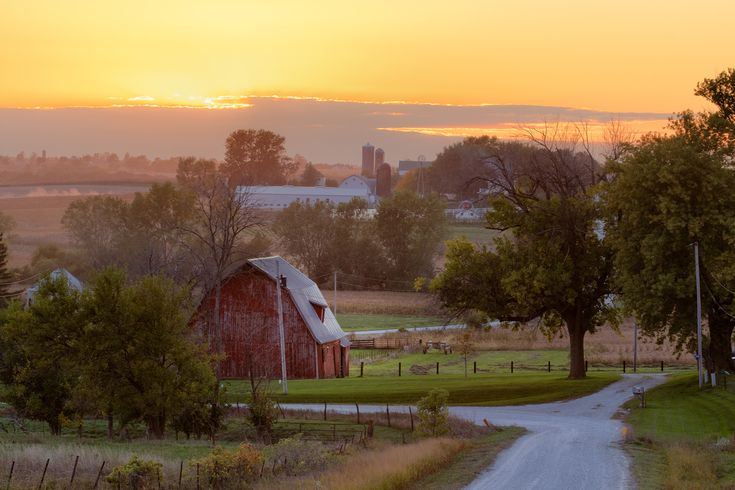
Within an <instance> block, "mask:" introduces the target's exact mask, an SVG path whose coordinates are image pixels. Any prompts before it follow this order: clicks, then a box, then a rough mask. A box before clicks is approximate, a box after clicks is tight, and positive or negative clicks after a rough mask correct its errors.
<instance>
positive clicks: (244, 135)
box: [222, 129, 296, 185]
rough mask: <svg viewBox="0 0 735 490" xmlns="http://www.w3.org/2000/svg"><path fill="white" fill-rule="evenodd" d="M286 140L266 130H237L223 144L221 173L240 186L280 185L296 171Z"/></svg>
mask: <svg viewBox="0 0 735 490" xmlns="http://www.w3.org/2000/svg"><path fill="white" fill-rule="evenodd" d="M285 141H286V139H285V138H284V137H283V136H281V135H279V134H276V133H274V132H272V131H267V130H265V129H238V130H237V131H234V132H233V133H231V134H230V136H228V137H227V141H226V142H225V162H224V164H223V165H222V172H223V173H225V174H226V175H228V176H229V178H230V179H231V180H232V181H234V182H235V183H237V184H241V185H282V184H285V183H286V180H287V179H288V177H289V176H290V175H291V174H292V173H293V172H294V170H296V164H295V163H294V161H293V159H291V158H290V157H288V155H286V148H285V146H284V143H285Z"/></svg>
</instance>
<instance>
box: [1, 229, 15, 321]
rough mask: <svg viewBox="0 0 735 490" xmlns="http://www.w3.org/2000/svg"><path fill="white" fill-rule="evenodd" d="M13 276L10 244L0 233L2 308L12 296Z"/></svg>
mask: <svg viewBox="0 0 735 490" xmlns="http://www.w3.org/2000/svg"><path fill="white" fill-rule="evenodd" d="M10 281H11V276H10V272H8V246H7V245H6V244H5V240H4V238H3V234H2V233H0V308H5V306H6V305H7V304H8V302H9V301H10V299H11V298H12V296H13V295H14V294H13V292H12V291H11V290H10V284H9V283H10Z"/></svg>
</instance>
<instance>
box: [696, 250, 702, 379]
mask: <svg viewBox="0 0 735 490" xmlns="http://www.w3.org/2000/svg"><path fill="white" fill-rule="evenodd" d="M694 275H695V279H696V283H697V374H698V377H699V389H700V390H701V389H702V386H703V385H704V379H703V377H702V295H701V294H700V291H699V242H694Z"/></svg>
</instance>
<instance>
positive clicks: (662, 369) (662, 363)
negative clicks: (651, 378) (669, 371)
mask: <svg viewBox="0 0 735 490" xmlns="http://www.w3.org/2000/svg"><path fill="white" fill-rule="evenodd" d="M661 372H662V373H663V372H664V361H661Z"/></svg>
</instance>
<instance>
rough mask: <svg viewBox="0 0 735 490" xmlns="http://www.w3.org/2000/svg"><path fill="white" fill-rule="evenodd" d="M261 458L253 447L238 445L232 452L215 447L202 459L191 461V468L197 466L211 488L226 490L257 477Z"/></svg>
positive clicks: (245, 444) (244, 444)
mask: <svg viewBox="0 0 735 490" xmlns="http://www.w3.org/2000/svg"><path fill="white" fill-rule="evenodd" d="M262 461H263V456H262V455H261V454H260V452H259V451H258V450H257V449H255V448H254V447H253V446H251V445H250V444H247V443H243V444H240V447H238V448H237V449H236V450H234V451H227V450H226V449H224V448H223V447H220V446H218V447H216V448H214V449H213V450H212V452H211V453H209V455H207V456H206V457H204V458H201V459H196V460H193V461H191V462H190V463H189V464H190V465H191V466H196V465H199V471H201V473H202V475H203V476H204V478H206V479H207V481H208V482H209V485H210V487H212V488H216V489H219V488H228V487H230V486H233V485H236V484H238V483H241V482H244V481H251V480H253V479H254V478H255V477H256V476H257V475H258V470H259V468H260V464H261V462H262Z"/></svg>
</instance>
